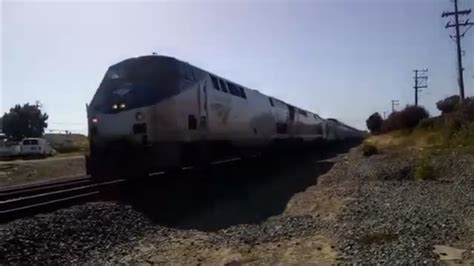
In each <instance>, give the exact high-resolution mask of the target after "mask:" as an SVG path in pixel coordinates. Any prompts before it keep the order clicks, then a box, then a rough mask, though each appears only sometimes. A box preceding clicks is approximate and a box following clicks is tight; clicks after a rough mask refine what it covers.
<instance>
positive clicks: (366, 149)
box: [362, 143, 379, 157]
mask: <svg viewBox="0 0 474 266" xmlns="http://www.w3.org/2000/svg"><path fill="white" fill-rule="evenodd" d="M378 153H379V151H378V149H377V147H375V146H374V145H372V144H367V143H365V144H364V145H363V146H362V155H364V156H367V157H368V156H372V155H375V154H378Z"/></svg>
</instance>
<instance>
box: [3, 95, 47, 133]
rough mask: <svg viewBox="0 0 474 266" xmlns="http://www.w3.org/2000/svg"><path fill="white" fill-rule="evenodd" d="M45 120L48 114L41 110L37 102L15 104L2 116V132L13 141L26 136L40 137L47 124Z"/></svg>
mask: <svg viewBox="0 0 474 266" xmlns="http://www.w3.org/2000/svg"><path fill="white" fill-rule="evenodd" d="M46 120H48V115H47V114H46V113H44V114H43V113H42V112H41V109H40V105H39V104H36V105H30V104H29V103H27V104H24V105H23V106H21V105H19V104H17V105H15V107H13V108H10V112H8V113H5V114H4V115H3V117H2V124H3V133H5V135H6V136H7V137H8V138H10V139H12V140H15V141H19V140H21V139H23V138H27V137H41V136H42V135H43V133H44V129H45V128H46V127H47V126H48V124H47V123H46Z"/></svg>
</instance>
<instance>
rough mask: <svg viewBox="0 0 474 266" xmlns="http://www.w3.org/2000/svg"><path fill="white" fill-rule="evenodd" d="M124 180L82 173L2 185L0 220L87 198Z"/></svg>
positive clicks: (89, 198)
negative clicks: (23, 183) (75, 175)
mask: <svg viewBox="0 0 474 266" xmlns="http://www.w3.org/2000/svg"><path fill="white" fill-rule="evenodd" d="M124 181H125V180H124V179H116V180H111V181H105V182H95V181H94V180H93V179H92V178H91V177H90V176H82V177H75V178H70V179H60V180H56V181H53V182H48V183H36V184H30V185H21V186H14V187H8V188H5V189H1V190H0V222H5V221H10V220H12V219H15V218H18V217H23V216H27V215H32V214H36V213H41V212H46V211H51V210H54V209H57V208H61V207H66V206H70V205H72V204H76V203H81V202H86V201H90V200H92V199H94V198H96V197H97V196H98V195H99V194H100V193H101V191H102V190H103V189H105V188H107V187H110V186H111V185H115V184H119V183H122V182H124Z"/></svg>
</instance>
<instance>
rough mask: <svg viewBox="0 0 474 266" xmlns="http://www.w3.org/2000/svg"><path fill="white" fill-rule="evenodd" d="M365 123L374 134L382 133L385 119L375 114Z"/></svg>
mask: <svg viewBox="0 0 474 266" xmlns="http://www.w3.org/2000/svg"><path fill="white" fill-rule="evenodd" d="M365 122H366V124H367V128H368V129H369V130H370V133H372V134H377V133H380V131H381V130H382V124H383V119H382V117H381V116H380V114H379V113H373V114H372V115H371V116H369V118H368V119H367V120H366V121H365Z"/></svg>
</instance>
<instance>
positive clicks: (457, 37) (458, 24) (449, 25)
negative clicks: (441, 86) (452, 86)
mask: <svg viewBox="0 0 474 266" xmlns="http://www.w3.org/2000/svg"><path fill="white" fill-rule="evenodd" d="M470 13H471V9H467V10H458V0H454V11H453V12H443V14H442V15H441V17H443V18H444V17H451V16H454V22H452V21H451V20H450V21H449V22H448V23H446V26H445V28H446V29H447V28H452V27H454V28H455V29H456V35H455V36H452V35H450V36H449V37H451V39H453V40H454V41H455V42H456V50H457V60H458V83H459V96H460V97H461V101H462V100H463V99H464V78H463V70H464V69H463V67H462V50H461V38H462V37H464V35H465V34H466V32H467V31H468V30H469V29H470V28H471V27H472V26H473V25H474V23H473V22H469V18H467V19H466V20H465V21H463V22H459V16H468V15H469V14H470ZM460 27H468V28H467V29H466V30H465V31H464V32H463V33H461V30H460Z"/></svg>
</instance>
